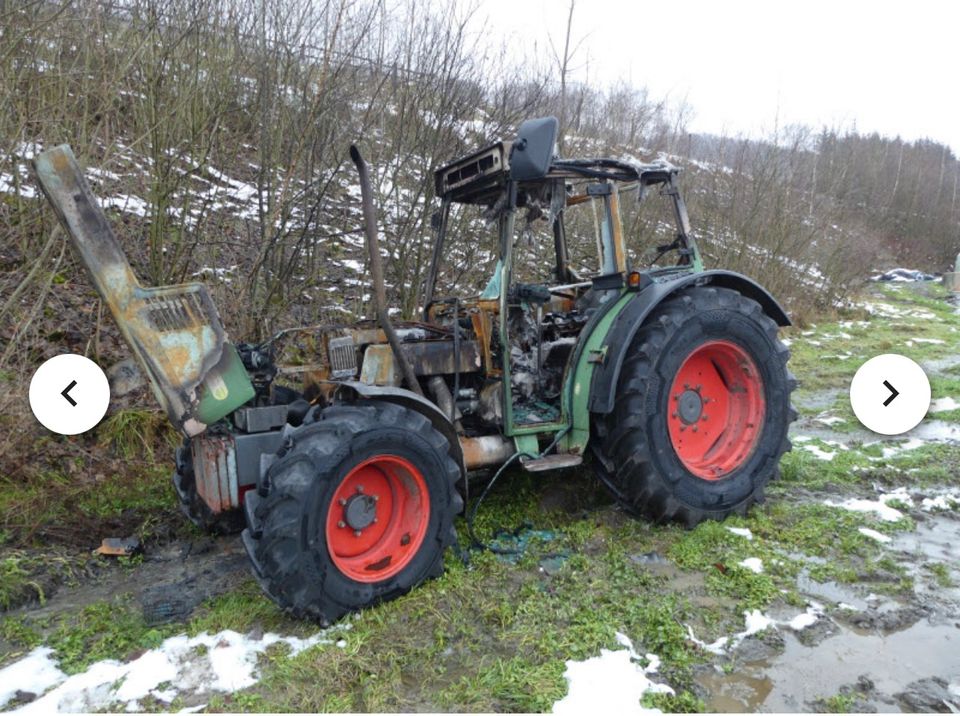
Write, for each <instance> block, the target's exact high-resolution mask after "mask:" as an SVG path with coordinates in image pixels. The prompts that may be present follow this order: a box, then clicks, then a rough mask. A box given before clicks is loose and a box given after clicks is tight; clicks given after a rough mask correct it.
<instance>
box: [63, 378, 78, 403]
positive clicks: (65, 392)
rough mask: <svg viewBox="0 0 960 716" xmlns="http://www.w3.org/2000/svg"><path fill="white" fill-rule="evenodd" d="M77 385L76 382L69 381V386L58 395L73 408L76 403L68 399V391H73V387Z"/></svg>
mask: <svg viewBox="0 0 960 716" xmlns="http://www.w3.org/2000/svg"><path fill="white" fill-rule="evenodd" d="M76 384H77V381H75V380H71V381H70V385H68V386H67V387H66V388H64V389H63V390H61V391H60V395H62V396H63V397H64V398H66V399H67V402H68V403H70V405H72V406H73V407H77V401H76V400H74V399H73V398H71V397H70V391H71V390H73V387H74V386H75V385H76Z"/></svg>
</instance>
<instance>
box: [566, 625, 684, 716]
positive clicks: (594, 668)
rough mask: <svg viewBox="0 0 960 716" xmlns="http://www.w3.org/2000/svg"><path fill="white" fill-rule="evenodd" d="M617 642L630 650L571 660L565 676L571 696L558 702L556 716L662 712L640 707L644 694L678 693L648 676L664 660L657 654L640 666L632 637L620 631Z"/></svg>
mask: <svg viewBox="0 0 960 716" xmlns="http://www.w3.org/2000/svg"><path fill="white" fill-rule="evenodd" d="M617 643H618V644H620V645H621V646H624V647H626V648H625V649H617V650H616V651H610V650H608V649H601V650H600V656H593V657H590V658H589V659H585V660H584V661H572V660H570V661H567V668H566V671H564V672H563V676H564V678H565V679H566V680H567V683H568V684H569V688H568V690H567V695H566V696H564V697H563V698H562V699H560V700H559V701H557V702H556V703H554V705H553V713H555V714H581V713H589V712H594V713H602V714H607V713H616V714H650V713H653V714H658V713H661V711H660V709H648V708H645V707H643V706H641V705H640V700H641V699H642V698H643V696H644V694H647V693H656V694H672V693H674V691H673V689H672V688H670V687H669V686H667V685H666V684H658V683H656V682H654V681H651V680H650V678H649V677H648V676H647V675H648V674H655V673H656V672H657V669H658V668H659V666H660V659H659V658H658V657H657V656H656V655H655V654H647V655H646V657H645V658H646V661H647V666H646V667H643V666H641V665H640V664H639V663H637V662H639V661H640V655H639V654H637V652H636V651H635V650H634V648H633V642H632V641H630V639H629V637H627V636H626V635H624V634H621V633H620V632H617Z"/></svg>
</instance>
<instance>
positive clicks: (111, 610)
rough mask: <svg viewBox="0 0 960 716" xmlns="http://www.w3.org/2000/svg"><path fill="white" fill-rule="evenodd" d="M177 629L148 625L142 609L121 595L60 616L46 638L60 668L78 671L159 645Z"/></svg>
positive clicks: (67, 671) (172, 626)
mask: <svg viewBox="0 0 960 716" xmlns="http://www.w3.org/2000/svg"><path fill="white" fill-rule="evenodd" d="M176 630H177V627H176V626H174V625H167V626H161V627H151V626H148V625H147V624H146V623H145V622H144V620H143V616H142V615H141V614H140V613H139V611H137V610H135V609H133V608H132V607H131V606H130V605H129V603H128V600H125V599H123V598H122V597H120V598H117V600H116V601H113V602H94V603H92V604H88V605H87V606H85V607H84V608H83V609H81V610H80V611H79V612H77V613H75V614H70V615H63V616H61V617H60V619H59V620H58V623H57V624H56V626H55V628H54V629H53V630H52V632H51V633H50V634H49V635H48V636H47V637H46V638H45V639H44V641H45V642H46V644H47V645H48V646H50V647H51V648H52V649H54V651H55V652H56V658H57V659H58V660H59V662H60V668H61V669H62V670H63V671H64V672H65V673H67V674H76V673H79V672H81V671H83V670H84V669H86V668H87V667H88V666H90V664H93V663H94V662H97V661H101V660H103V659H121V660H123V659H126V658H127V657H129V656H130V655H131V654H132V653H134V652H136V651H139V650H141V649H152V648H156V647H158V646H160V644H161V642H162V641H163V640H164V638H166V637H167V636H170V635H172V634H173V633H175V632H176Z"/></svg>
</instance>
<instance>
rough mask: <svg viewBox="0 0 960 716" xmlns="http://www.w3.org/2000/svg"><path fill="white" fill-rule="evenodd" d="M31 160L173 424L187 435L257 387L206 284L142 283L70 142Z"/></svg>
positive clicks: (242, 400)
mask: <svg viewBox="0 0 960 716" xmlns="http://www.w3.org/2000/svg"><path fill="white" fill-rule="evenodd" d="M33 167H34V171H35V173H36V177H37V180H38V181H39V183H40V187H41V188H42V189H43V193H44V194H45V195H46V197H47V199H48V200H49V201H50V204H51V205H52V206H53V208H54V210H55V211H56V213H57V216H58V217H59V218H60V223H61V224H62V225H63V228H64V229H65V230H66V232H67V235H68V236H69V237H70V243H71V244H73V248H74V249H75V250H76V252H77V255H78V256H79V257H80V260H81V261H82V262H83V264H84V266H86V268H87V271H88V272H89V274H90V279H91V281H92V282H93V286H94V288H95V289H96V290H97V293H99V294H100V297H101V298H102V299H103V301H104V303H106V304H107V306H108V307H109V308H110V312H111V313H112V314H113V317H114V320H116V322H117V325H118V326H119V328H120V331H121V333H122V334H123V336H124V338H125V339H126V341H127V343H128V344H129V346H130V348H131V350H132V351H133V353H134V355H135V356H136V358H137V360H138V361H139V363H140V365H141V366H142V368H143V370H144V373H145V374H146V375H147V377H148V378H149V380H150V384H151V386H152V388H153V392H154V394H155V395H156V396H157V400H158V401H159V402H160V404H161V405H162V406H163V408H164V410H166V412H167V415H168V417H169V419H170V421H171V422H172V423H173V424H174V425H175V426H176V428H177V429H178V430H180V431H181V432H183V433H184V434H185V435H187V436H188V437H189V436H193V435H198V434H200V433H202V432H203V431H204V430H205V429H206V428H207V426H208V425H210V424H211V423H214V422H216V421H217V420H219V419H220V418H222V417H224V416H226V415H228V414H229V413H231V412H232V411H234V410H236V409H237V408H238V407H240V406H241V405H243V404H244V403H246V402H247V401H248V400H250V398H252V397H253V395H254V390H253V386H252V385H251V384H250V380H249V378H248V376H247V373H246V370H245V369H244V367H243V363H242V362H241V360H240V356H239V355H238V354H237V351H236V349H235V348H234V346H233V345H232V344H231V343H229V342H228V341H227V337H226V334H225V332H224V330H223V325H222V324H221V323H220V317H219V315H218V314H217V309H216V307H215V306H214V305H213V301H212V300H211V298H210V294H209V293H208V292H207V289H206V287H205V286H203V285H202V284H199V283H188V284H182V285H178V286H161V287H158V288H145V287H143V286H141V285H140V282H139V281H138V280H137V277H136V276H135V275H134V273H133V270H132V269H131V267H130V263H129V262H128V261H127V257H126V256H125V255H124V253H123V250H122V249H121V248H120V244H119V243H118V242H117V239H116V237H115V236H114V234H113V231H112V230H111V228H110V225H109V223H108V222H107V217H106V216H105V215H104V213H103V211H102V209H101V208H100V206H99V204H98V203H97V200H96V197H94V195H93V193H92V192H91V191H90V187H89V186H88V184H87V182H86V180H85V179H84V177H83V173H82V171H81V170H80V167H79V165H78V164H77V161H76V159H75V158H74V156H73V152H72V151H71V150H70V147H69V146H67V145H66V144H64V145H61V146H59V147H55V148H53V149H50V150H48V151H46V152H43V153H41V154H39V155H38V156H37V157H36V159H34V161H33Z"/></svg>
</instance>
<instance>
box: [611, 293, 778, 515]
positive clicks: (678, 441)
mask: <svg viewBox="0 0 960 716" xmlns="http://www.w3.org/2000/svg"><path fill="white" fill-rule="evenodd" d="M788 357H789V351H788V350H787V347H786V346H785V345H784V344H783V343H781V342H780V341H779V340H778V338H777V325H776V323H774V321H773V320H772V319H771V318H770V317H769V316H767V315H766V314H764V313H763V310H762V309H761V308H760V305H759V304H758V303H757V302H756V301H753V300H751V299H749V298H746V297H745V296H743V295H741V294H739V293H737V292H736V291H732V290H730V289H724V288H712V287H696V288H690V289H685V290H683V291H680V292H679V293H678V294H677V295H676V296H674V297H672V298H670V299H668V300H667V301H665V302H664V303H663V304H661V305H660V306H658V307H657V309H656V310H655V311H654V312H653V313H652V314H651V316H650V317H649V318H648V319H647V321H646V322H645V323H644V325H643V326H641V328H640V330H639V331H638V332H637V334H636V336H635V337H634V339H633V342H632V344H631V348H630V353H629V355H628V357H627V360H626V361H625V362H624V365H623V368H622V371H621V374H620V381H619V385H618V391H617V399H616V402H615V404H614V409H613V411H612V412H611V413H610V414H609V415H604V416H597V419H596V420H595V421H594V426H595V427H594V431H595V440H594V441H593V445H594V454H595V456H596V457H597V460H596V463H597V465H598V469H599V471H600V477H601V479H602V480H603V482H605V483H606V484H607V486H608V487H609V488H610V489H611V491H612V492H613V493H614V495H615V496H616V497H617V499H618V500H619V501H620V502H621V503H622V504H623V505H624V506H625V507H626V508H627V509H629V510H630V511H632V512H635V513H638V514H642V515H644V516H646V517H649V518H652V519H654V520H656V521H660V522H662V521H668V520H677V521H680V522H683V523H685V524H687V525H688V526H691V527H692V526H694V525H696V524H698V523H699V522H701V521H703V520H705V519H723V518H725V517H726V516H727V515H729V514H731V513H733V512H736V513H738V514H744V513H745V512H746V510H747V508H748V507H749V506H750V505H751V504H753V503H754V502H757V501H760V500H762V498H763V490H764V488H765V487H766V485H767V483H768V482H769V481H770V480H771V479H773V478H774V477H775V476H776V475H777V472H778V464H779V462H780V457H781V456H782V455H783V453H784V452H786V451H787V450H789V449H790V443H789V441H788V440H787V429H788V427H789V424H790V422H791V421H792V420H793V419H794V418H795V417H796V413H795V412H794V411H793V409H792V408H791V407H790V392H791V391H792V390H793V388H794V387H795V386H796V381H795V380H794V379H793V377H792V376H791V375H790V372H789V371H788V370H787V359H788Z"/></svg>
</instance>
